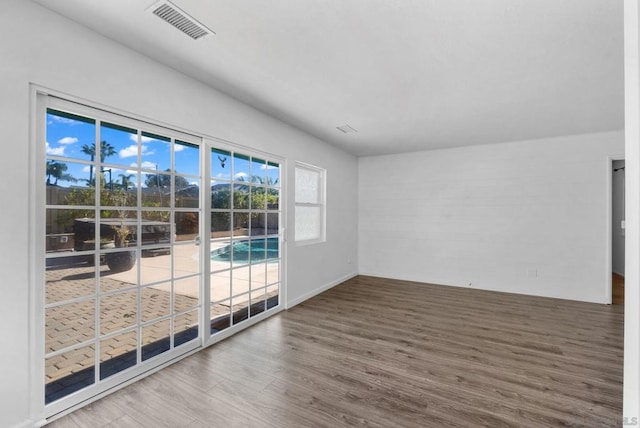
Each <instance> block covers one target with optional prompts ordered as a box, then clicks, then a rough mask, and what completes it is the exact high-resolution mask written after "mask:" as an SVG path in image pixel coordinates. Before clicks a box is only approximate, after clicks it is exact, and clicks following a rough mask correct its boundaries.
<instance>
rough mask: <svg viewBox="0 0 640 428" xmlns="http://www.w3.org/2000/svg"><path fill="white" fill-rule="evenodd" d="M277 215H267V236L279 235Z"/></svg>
mask: <svg viewBox="0 0 640 428" xmlns="http://www.w3.org/2000/svg"><path fill="white" fill-rule="evenodd" d="M279 217H280V216H279V214H277V213H269V214H267V234H269V235H277V234H278V233H280V229H279V224H278V220H279Z"/></svg>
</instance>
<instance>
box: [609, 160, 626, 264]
mask: <svg viewBox="0 0 640 428" xmlns="http://www.w3.org/2000/svg"><path fill="white" fill-rule="evenodd" d="M623 167H624V161H623V160H616V161H613V169H614V170H615V169H618V171H613V175H612V177H611V182H612V192H611V202H612V207H611V208H612V209H611V235H612V236H611V270H612V271H613V272H615V273H617V274H618V275H622V276H624V233H625V230H624V229H623V228H622V224H621V222H622V220H624V177H625V173H624V169H619V168H623Z"/></svg>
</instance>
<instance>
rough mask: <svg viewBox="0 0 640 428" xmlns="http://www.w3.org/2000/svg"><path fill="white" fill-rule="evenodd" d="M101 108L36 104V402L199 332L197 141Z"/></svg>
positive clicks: (95, 381)
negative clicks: (40, 378)
mask: <svg viewBox="0 0 640 428" xmlns="http://www.w3.org/2000/svg"><path fill="white" fill-rule="evenodd" d="M78 111H83V113H78ZM103 115H106V113H101V112H99V111H93V110H91V109H88V108H86V107H78V110H76V109H75V108H74V106H73V105H70V108H69V110H68V111H67V110H65V109H63V108H61V109H51V108H50V109H47V111H46V135H45V138H44V141H42V142H41V143H42V145H43V149H42V150H43V152H46V157H45V158H44V159H43V162H44V163H45V165H44V168H43V169H42V170H43V171H45V176H43V177H40V179H41V180H42V183H43V185H44V190H45V191H44V195H45V200H44V218H45V236H44V242H45V246H46V248H45V263H44V265H45V275H44V277H45V283H44V288H45V289H44V296H45V298H44V302H43V304H44V323H45V327H44V331H45V341H44V365H45V370H44V373H45V380H44V383H45V394H44V402H45V404H51V403H55V402H57V401H58V400H61V399H64V398H66V397H68V396H69V395H71V394H72V393H75V392H77V391H80V390H82V389H84V388H87V387H90V386H97V387H99V386H100V385H101V382H103V381H107V380H108V379H111V378H112V377H113V376H116V375H119V374H120V373H122V372H125V371H131V370H132V369H134V368H135V367H136V366H140V365H141V364H143V363H144V362H146V361H149V363H148V364H149V365H153V364H155V363H153V362H152V360H153V359H154V358H155V357H158V356H160V355H167V354H170V353H172V352H174V351H173V350H174V349H175V348H176V347H179V346H182V345H184V344H186V343H190V342H192V341H194V340H197V339H198V332H199V331H200V329H199V313H200V306H201V302H200V282H201V279H202V269H201V267H200V257H199V253H200V247H199V246H197V245H196V238H197V236H198V235H199V233H200V222H201V218H202V216H201V215H200V213H201V207H202V206H203V204H202V203H201V196H200V184H201V183H202V182H203V181H202V176H201V166H200V158H201V155H200V153H201V146H200V144H198V142H197V141H192V142H189V141H185V138H184V137H183V136H182V134H181V136H180V138H179V139H176V136H175V135H174V132H173V131H171V130H166V132H148V130H147V129H144V128H147V127H148V125H146V124H140V127H136V122H135V121H133V120H131V119H128V118H122V123H120V122H119V121H118V120H117V118H114V117H113V115H109V118H108V119H105V118H103ZM103 119H104V120H103ZM207 182H209V179H207Z"/></svg>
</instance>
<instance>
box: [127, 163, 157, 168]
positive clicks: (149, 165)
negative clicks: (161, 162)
mask: <svg viewBox="0 0 640 428" xmlns="http://www.w3.org/2000/svg"><path fill="white" fill-rule="evenodd" d="M130 166H136V164H135V163H132V164H131V165H130ZM140 166H141V167H142V168H144V169H156V167H157V166H158V165H157V164H155V163H153V162H149V161H144V162H142V165H140Z"/></svg>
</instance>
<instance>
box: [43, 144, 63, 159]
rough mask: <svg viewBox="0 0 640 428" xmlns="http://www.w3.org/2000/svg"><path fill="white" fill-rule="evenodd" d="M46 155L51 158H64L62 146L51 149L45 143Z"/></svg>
mask: <svg viewBox="0 0 640 428" xmlns="http://www.w3.org/2000/svg"><path fill="white" fill-rule="evenodd" d="M46 147H47V154H48V155H52V156H64V146H60V147H51V146H50V145H49V142H48V141H47V145H46Z"/></svg>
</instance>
